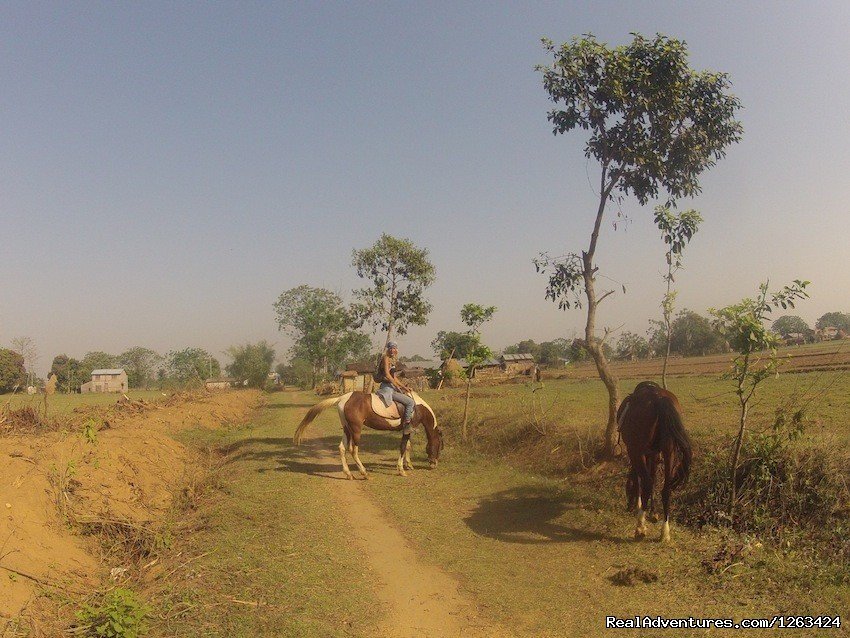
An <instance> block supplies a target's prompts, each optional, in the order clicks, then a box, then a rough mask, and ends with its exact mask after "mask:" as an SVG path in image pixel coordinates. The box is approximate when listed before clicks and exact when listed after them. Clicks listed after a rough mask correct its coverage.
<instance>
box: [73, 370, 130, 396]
mask: <svg viewBox="0 0 850 638" xmlns="http://www.w3.org/2000/svg"><path fill="white" fill-rule="evenodd" d="M129 387H130V386H129V385H128V383H127V373H126V372H125V371H124V368H101V369H98V370H92V371H91V381H89V382H87V383H84V384H83V385H81V386H80V392H83V393H86V392H126V391H127V390H128V389H129Z"/></svg>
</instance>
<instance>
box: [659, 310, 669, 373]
mask: <svg viewBox="0 0 850 638" xmlns="http://www.w3.org/2000/svg"><path fill="white" fill-rule="evenodd" d="M669 359H670V321H669V320H668V321H667V351H666V352H665V353H664V367H663V368H662V369H661V387H662V388H664V389H665V390H666V389H667V361H668V360H669Z"/></svg>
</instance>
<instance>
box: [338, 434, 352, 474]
mask: <svg viewBox="0 0 850 638" xmlns="http://www.w3.org/2000/svg"><path fill="white" fill-rule="evenodd" d="M347 448H348V434H345V433H343V435H342V441H340V442H339V458H340V460H341V461H342V471H343V472H344V473H345V476H346V477H347V478H349V479H353V478H354V476H352V474H351V470H350V469H348V459H347V458H345V456H346V455H345V451H346V449H347Z"/></svg>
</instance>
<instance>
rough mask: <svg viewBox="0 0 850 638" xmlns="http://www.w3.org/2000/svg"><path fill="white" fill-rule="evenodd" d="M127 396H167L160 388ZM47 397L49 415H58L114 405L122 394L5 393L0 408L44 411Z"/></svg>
mask: <svg viewBox="0 0 850 638" xmlns="http://www.w3.org/2000/svg"><path fill="white" fill-rule="evenodd" d="M127 396H129V397H130V398H131V399H134V400H139V399H144V400H145V401H159V400H161V399H164V398H166V397H165V396H163V394H162V393H161V392H160V391H159V390H130V391H128V392H127ZM45 398H46V399H47V414H48V416H56V415H63V414H68V413H69V412H73V411H74V410H75V409H76V408H79V407H86V406H103V405H113V404H114V403H115V402H116V401H118V400H119V399H121V398H122V397H121V394H117V393H100V392H92V393H89V394H59V393H57V394H53V395H50V396H47V397H45V395H43V394H34V395H27V394H20V393H17V394H3V395H0V408H6V406H8V407H9V408H10V409H13V410H16V409H18V408H22V407H24V406H32V407H34V408H36V409H38V410H39V411H42V410H43V409H44V406H45Z"/></svg>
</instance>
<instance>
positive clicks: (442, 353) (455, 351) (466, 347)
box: [431, 330, 477, 360]
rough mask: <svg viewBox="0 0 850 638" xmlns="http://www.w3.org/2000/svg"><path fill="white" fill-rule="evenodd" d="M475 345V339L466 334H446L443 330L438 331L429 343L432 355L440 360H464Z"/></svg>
mask: <svg viewBox="0 0 850 638" xmlns="http://www.w3.org/2000/svg"><path fill="white" fill-rule="evenodd" d="M476 345H477V343H476V339H475V337H474V336H473V335H471V334H469V333H467V332H454V331H450V332H446V331H445V330H440V331H439V332H438V333H437V336H436V337H435V338H434V340H433V341H432V342H431V347H432V348H433V349H434V353H435V354H436V355H437V356H438V357H439V358H440V359H442V360H445V359H448V358H449V357H452V358H454V359H466V357H467V355H469V353H470V352H472V351H473V350H474V349H475V346H476Z"/></svg>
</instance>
